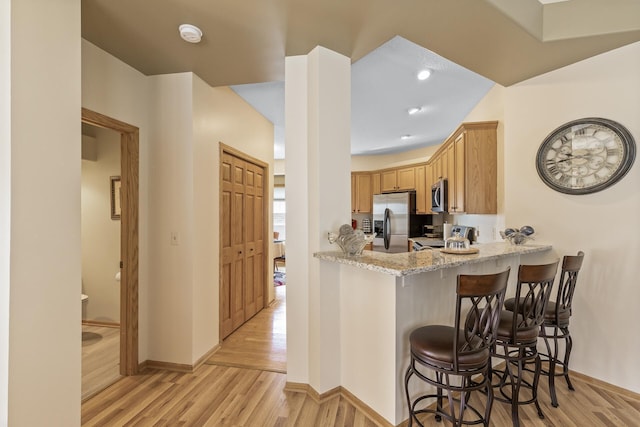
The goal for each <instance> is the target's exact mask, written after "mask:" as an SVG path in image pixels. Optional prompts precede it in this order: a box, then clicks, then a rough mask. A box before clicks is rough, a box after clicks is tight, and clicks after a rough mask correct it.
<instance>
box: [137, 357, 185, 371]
mask: <svg viewBox="0 0 640 427" xmlns="http://www.w3.org/2000/svg"><path fill="white" fill-rule="evenodd" d="M139 366H140V370H143V369H162V370H165V371H172V372H187V373H191V372H193V365H189V364H186V363H172V362H160V361H158V360H145V361H144V362H142V363H141V364H140V365H139Z"/></svg>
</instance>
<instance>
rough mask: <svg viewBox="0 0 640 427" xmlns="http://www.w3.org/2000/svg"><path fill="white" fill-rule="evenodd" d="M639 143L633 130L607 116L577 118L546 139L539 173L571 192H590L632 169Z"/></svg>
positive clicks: (538, 163) (551, 184) (538, 161)
mask: <svg viewBox="0 0 640 427" xmlns="http://www.w3.org/2000/svg"><path fill="white" fill-rule="evenodd" d="M635 152H636V145H635V142H634V140H633V137H632V136H631V134H630V133H629V131H628V130H627V129H626V128H625V127H624V126H622V125H621V124H619V123H616V122H614V121H611V120H607V119H600V118H588V119H580V120H574V121H572V122H569V123H566V124H564V125H562V126H560V127H559V128H558V129H556V130H554V131H553V132H552V133H551V134H550V135H549V136H547V138H545V140H544V141H543V142H542V145H541V146H540V149H539V150H538V156H537V158H536V168H537V170H538V175H540V178H541V179H542V180H543V181H544V183H545V184H547V185H548V186H549V187H551V188H553V189H554V190H557V191H560V192H562V193H567V194H588V193H595V192H596V191H600V190H604V189H605V188H607V187H609V186H611V185H613V184H615V183H616V182H618V181H619V180H620V179H622V177H623V176H624V175H625V174H626V173H627V172H628V171H629V169H631V165H633V161H634V159H635Z"/></svg>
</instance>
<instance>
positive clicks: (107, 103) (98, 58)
mask: <svg viewBox="0 0 640 427" xmlns="http://www.w3.org/2000/svg"><path fill="white" fill-rule="evenodd" d="M81 42H82V107H84V108H88V109H90V110H93V111H96V112H98V113H101V114H104V115H106V116H109V117H112V118H114V119H117V120H121V121H123V122H126V123H129V124H131V125H133V126H137V127H138V128H139V129H140V135H139V138H140V155H139V157H140V158H139V198H138V201H139V216H140V221H139V224H138V227H139V228H138V233H139V242H138V244H139V251H138V286H139V299H138V305H139V313H140V315H139V316H138V331H139V340H138V357H139V360H140V361H144V360H147V359H148V353H149V352H148V343H149V322H148V313H149V304H148V301H149V298H148V295H149V287H150V284H149V268H150V267H149V265H150V262H149V244H148V240H149V202H148V198H149V168H150V167H149V150H150V145H151V141H150V140H149V119H148V116H149V100H150V97H151V86H150V82H149V78H148V77H145V76H144V75H143V74H142V73H140V72H138V71H136V70H134V69H133V68H131V67H130V66H128V65H126V64H125V63H123V62H121V61H119V60H117V59H116V58H114V57H113V56H111V55H109V54H108V53H106V52H105V51H103V50H102V49H99V48H97V47H96V46H95V45H93V44H91V43H89V42H88V41H86V40H82V39H81ZM78 133H80V131H79V130H78Z"/></svg>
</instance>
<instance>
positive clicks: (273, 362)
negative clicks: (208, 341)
mask: <svg viewBox="0 0 640 427" xmlns="http://www.w3.org/2000/svg"><path fill="white" fill-rule="evenodd" d="M285 298H286V286H276V287H275V298H274V302H273V303H272V304H271V305H269V306H268V307H266V308H264V309H263V310H262V311H260V312H259V313H258V314H256V315H255V316H254V317H253V318H252V319H250V320H249V321H248V322H247V323H245V324H244V325H242V326H240V327H239V328H238V330H237V331H235V332H234V333H233V334H231V335H229V336H228V337H227V338H226V339H225V340H224V341H223V342H222V345H221V346H220V349H218V351H216V352H215V353H214V354H213V355H212V356H211V357H210V358H209V359H208V360H207V361H206V362H205V363H207V364H212V365H222V366H235V367H240V368H250V369H260V370H263V371H272V372H280V373H286V372H287V337H286V334H287V319H286V316H287V314H286V304H285Z"/></svg>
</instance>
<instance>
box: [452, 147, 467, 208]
mask: <svg viewBox="0 0 640 427" xmlns="http://www.w3.org/2000/svg"><path fill="white" fill-rule="evenodd" d="M453 145H454V157H455V166H454V167H455V189H454V193H455V199H452V200H455V202H454V203H455V211H456V212H464V208H465V203H464V199H465V152H464V151H465V150H464V134H462V135H460V137H459V138H458V139H456V142H455V144H453Z"/></svg>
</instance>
